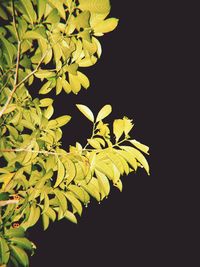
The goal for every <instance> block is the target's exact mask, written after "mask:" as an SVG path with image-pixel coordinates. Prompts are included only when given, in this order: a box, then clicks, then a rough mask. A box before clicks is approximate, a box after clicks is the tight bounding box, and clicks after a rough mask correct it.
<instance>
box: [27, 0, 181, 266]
mask: <svg viewBox="0 0 200 267" xmlns="http://www.w3.org/2000/svg"><path fill="white" fill-rule="evenodd" d="M111 2H112V12H111V15H112V16H115V17H118V18H119V19H120V23H119V26H118V28H117V29H116V30H115V31H114V32H112V33H109V34H107V35H105V36H104V37H102V38H101V42H102V46H103V55H102V58H101V59H100V60H99V62H98V63H97V64H96V65H95V66H93V67H91V68H88V69H84V70H83V72H85V73H86V74H87V75H88V77H89V78H90V81H91V86H90V88H89V89H88V90H87V91H85V90H82V91H81V92H80V94H79V95H78V96H74V95H65V94H62V95H60V96H58V97H57V99H56V100H55V110H56V112H57V114H58V115H61V114H70V115H72V116H73V119H72V121H71V123H70V124H68V125H67V126H66V127H64V130H63V131H64V136H63V146H64V147H66V148H67V147H68V146H69V144H74V143H75V141H80V143H84V140H86V138H87V137H88V135H89V133H90V128H89V126H90V123H89V122H88V121H87V119H84V117H83V116H82V115H81V113H79V112H78V111H77V109H76V107H75V104H76V103H82V104H85V105H88V106H89V107H90V108H91V109H92V110H93V111H94V112H96V113H97V112H98V110H99V109H100V108H101V107H102V106H103V105H105V104H107V103H110V104H111V105H112V106H113V113H112V115H111V116H110V119H108V122H111V121H112V119H114V118H120V117H123V116H124V115H126V116H128V117H129V118H133V120H134V123H135V129H134V130H133V131H132V135H133V137H134V138H135V139H138V140H140V141H141V142H144V143H146V144H148V145H149V146H150V153H151V156H150V157H149V163H150V167H151V176H150V177H149V176H147V175H146V173H145V172H144V171H143V170H141V171H138V172H137V173H136V174H134V175H133V174H132V175H129V176H128V177H124V178H123V185H124V189H123V192H122V193H120V192H118V191H117V190H116V189H113V190H112V192H111V195H110V197H109V198H108V199H107V200H105V201H104V202H103V203H101V205H99V204H98V203H96V202H95V201H94V202H93V203H91V205H90V206H89V207H88V208H87V209H84V212H83V216H82V218H80V219H79V223H78V225H73V224H72V223H70V222H68V221H64V220H63V221H60V222H56V223H54V224H51V226H50V228H49V229H48V230H47V231H46V232H43V230H42V229H41V228H40V227H37V228H34V229H33V230H31V231H30V238H31V239H32V240H33V241H35V243H36V244H37V247H38V250H37V251H36V255H35V256H34V257H33V258H32V259H31V267H36V266H48V267H53V266H75V267H76V266H80V265H81V266H88V267H92V266H100V265H101V266H114V265H116V264H117V266H125V267H126V266H136V267H139V266H147V265H146V263H148V266H149V265H151V266H164V264H163V263H166V261H167V260H169V258H170V257H169V255H170V256H171V255H173V254H174V253H175V252H174V250H173V247H171V246H170V248H169V247H168V245H167V244H168V243H169V241H170V239H171V229H172V228H173V227H175V226H172V225H173V219H172V217H173V214H170V216H169V206H168V205H167V202H168V199H170V197H171V195H170V194H172V193H171V192H170V193H169V194H167V193H166V188H167V187H168V186H169V182H168V174H169V173H167V170H165V169H164V163H163V161H164V160H166V158H164V156H163V154H164V150H165V149H167V148H166V143H165V140H166V129H167V128H168V127H170V126H169V125H168V124H169V121H168V113H169V112H170V109H171V108H172V106H173V105H174V102H173V100H172V99H170V97H169V95H170V91H169V90H172V91H173V89H174V88H175V86H176V84H174V83H173V82H172V80H173V77H174V75H175V66H174V64H176V60H175V61H174V62H172V57H173V56H172V53H173V55H174V54H175V51H174V50H173V49H176V48H174V46H175V41H174V36H173V34H174V33H170V30H171V26H172V25H170V20H171V17H170V16H173V15H172V13H173V12H171V13H168V6H167V4H166V5H165V4H159V3H152V2H151V1H139V4H138V3H135V1H134V3H132V6H129V3H130V2H132V1H114V0H112V1H111ZM136 2H137V1H136ZM169 88H171V89H169ZM35 90H36V88H35ZM174 97H175V96H174ZM170 134H171V133H170V132H169V135H170ZM175 240H176V236H174V238H173V243H174V242H176V241H175ZM169 266H172V265H169ZM174 266H175V265H174ZM177 266H178V265H177Z"/></svg>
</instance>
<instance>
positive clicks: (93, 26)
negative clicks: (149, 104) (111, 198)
mask: <svg viewBox="0 0 200 267" xmlns="http://www.w3.org/2000/svg"><path fill="white" fill-rule="evenodd" d="M109 13H110V3H109V0H79V1H74V0H16V1H7V0H6V1H5V0H2V1H1V3H0V17H1V19H2V26H1V28H0V76H1V79H0V265H2V264H3V265H4V264H5V265H8V266H24V267H26V266H29V258H28V256H30V255H33V254H34V249H35V245H34V244H33V243H32V242H31V241H29V240H28V239H27V238H26V237H25V232H26V230H27V229H28V228H30V227H33V226H34V225H35V224H36V223H37V222H38V220H40V219H42V222H43V227H44V230H46V229H47V228H48V226H49V224H50V222H51V221H52V222H54V221H55V220H61V219H63V218H66V219H68V220H70V221H71V222H73V223H77V215H79V216H80V215H81V214H82V208H83V205H85V206H87V205H88V203H89V202H90V198H94V199H96V200H97V201H98V202H100V201H102V200H103V199H104V198H106V197H107V196H108V195H109V192H110V183H112V184H113V185H114V186H115V187H117V188H118V189H119V190H120V191H121V190H122V182H121V179H120V177H121V176H122V175H124V174H126V175H128V174H129V173H130V172H135V171H136V170H137V168H138V167H144V169H145V170H146V172H147V173H148V174H149V166H148V163H147V161H146V159H145V157H144V155H143V153H146V154H148V147H147V146H145V145H143V144H141V143H140V142H138V141H136V140H134V139H131V137H130V136H129V133H130V131H131V129H132V128H133V123H132V120H130V119H128V118H127V117H124V118H122V119H117V120H114V122H113V125H112V126H110V125H109V124H107V123H105V122H104V119H105V118H106V117H107V116H108V115H109V114H110V113H111V111H112V108H111V106H110V105H105V106H104V107H103V108H102V109H101V110H100V111H99V113H98V115H97V117H96V118H95V116H94V115H93V113H92V111H91V110H90V109H89V108H88V107H86V106H85V105H82V104H78V105H77V108H78V109H79V111H80V112H81V113H82V114H83V115H84V116H85V117H86V118H87V119H88V120H90V121H91V124H92V125H93V127H92V135H91V137H90V138H89V139H88V140H87V144H86V145H85V146H84V147H83V146H82V145H81V144H80V143H78V142H77V143H76V144H75V146H70V148H69V151H66V150H64V149H63V148H62V146H61V138H62V130H61V127H62V126H64V125H66V124H67V123H68V122H69V121H70V119H71V117H70V116H69V115H63V116H61V117H58V118H55V117H54V116H53V114H54V108H53V99H51V98H43V99H39V98H35V99H33V98H32V97H31V95H30V93H29V88H30V86H31V85H32V84H33V82H34V80H36V81H37V83H38V81H40V84H41V87H40V89H39V93H40V94H47V93H48V92H50V91H51V90H56V94H59V93H60V92H61V91H62V90H64V91H65V92H66V93H67V94H68V93H71V92H72V93H74V94H77V93H78V92H79V91H80V90H81V87H83V88H85V89H87V88H88V87H89V79H88V78H87V77H86V75H85V74H83V73H82V72H81V71H80V70H79V67H89V66H92V65H94V64H95V63H96V62H97V60H98V58H100V56H101V44H100V42H99V41H98V39H97V38H96V37H99V36H102V35H103V34H104V33H107V32H110V31H112V30H114V29H115V27H116V26H117V24H118V20H117V19H115V18H107V16H108V15H109ZM142 152H143V153H142Z"/></svg>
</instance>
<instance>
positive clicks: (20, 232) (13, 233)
mask: <svg viewBox="0 0 200 267" xmlns="http://www.w3.org/2000/svg"><path fill="white" fill-rule="evenodd" d="M5 235H6V237H8V238H12V237H24V235H25V231H24V229H23V228H22V227H19V228H15V229H12V228H10V229H9V230H6V232H5Z"/></svg>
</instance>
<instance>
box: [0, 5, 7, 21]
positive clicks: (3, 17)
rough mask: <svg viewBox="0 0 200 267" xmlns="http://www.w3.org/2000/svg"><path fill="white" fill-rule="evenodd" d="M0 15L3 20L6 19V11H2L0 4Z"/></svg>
mask: <svg viewBox="0 0 200 267" xmlns="http://www.w3.org/2000/svg"><path fill="white" fill-rule="evenodd" d="M0 17H1V18H2V19H4V20H7V19H8V16H7V14H6V12H5V11H4V9H3V7H1V6H0Z"/></svg>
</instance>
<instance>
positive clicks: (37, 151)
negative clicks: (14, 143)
mask: <svg viewBox="0 0 200 267" xmlns="http://www.w3.org/2000/svg"><path fill="white" fill-rule="evenodd" d="M0 152H3V153H4V152H31V153H38V154H47V155H62V156H65V155H66V154H64V153H58V152H51V151H46V150H32V149H25V148H16V149H9V148H8V149H0ZM66 153H67V152H66ZM67 154H70V153H67Z"/></svg>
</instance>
